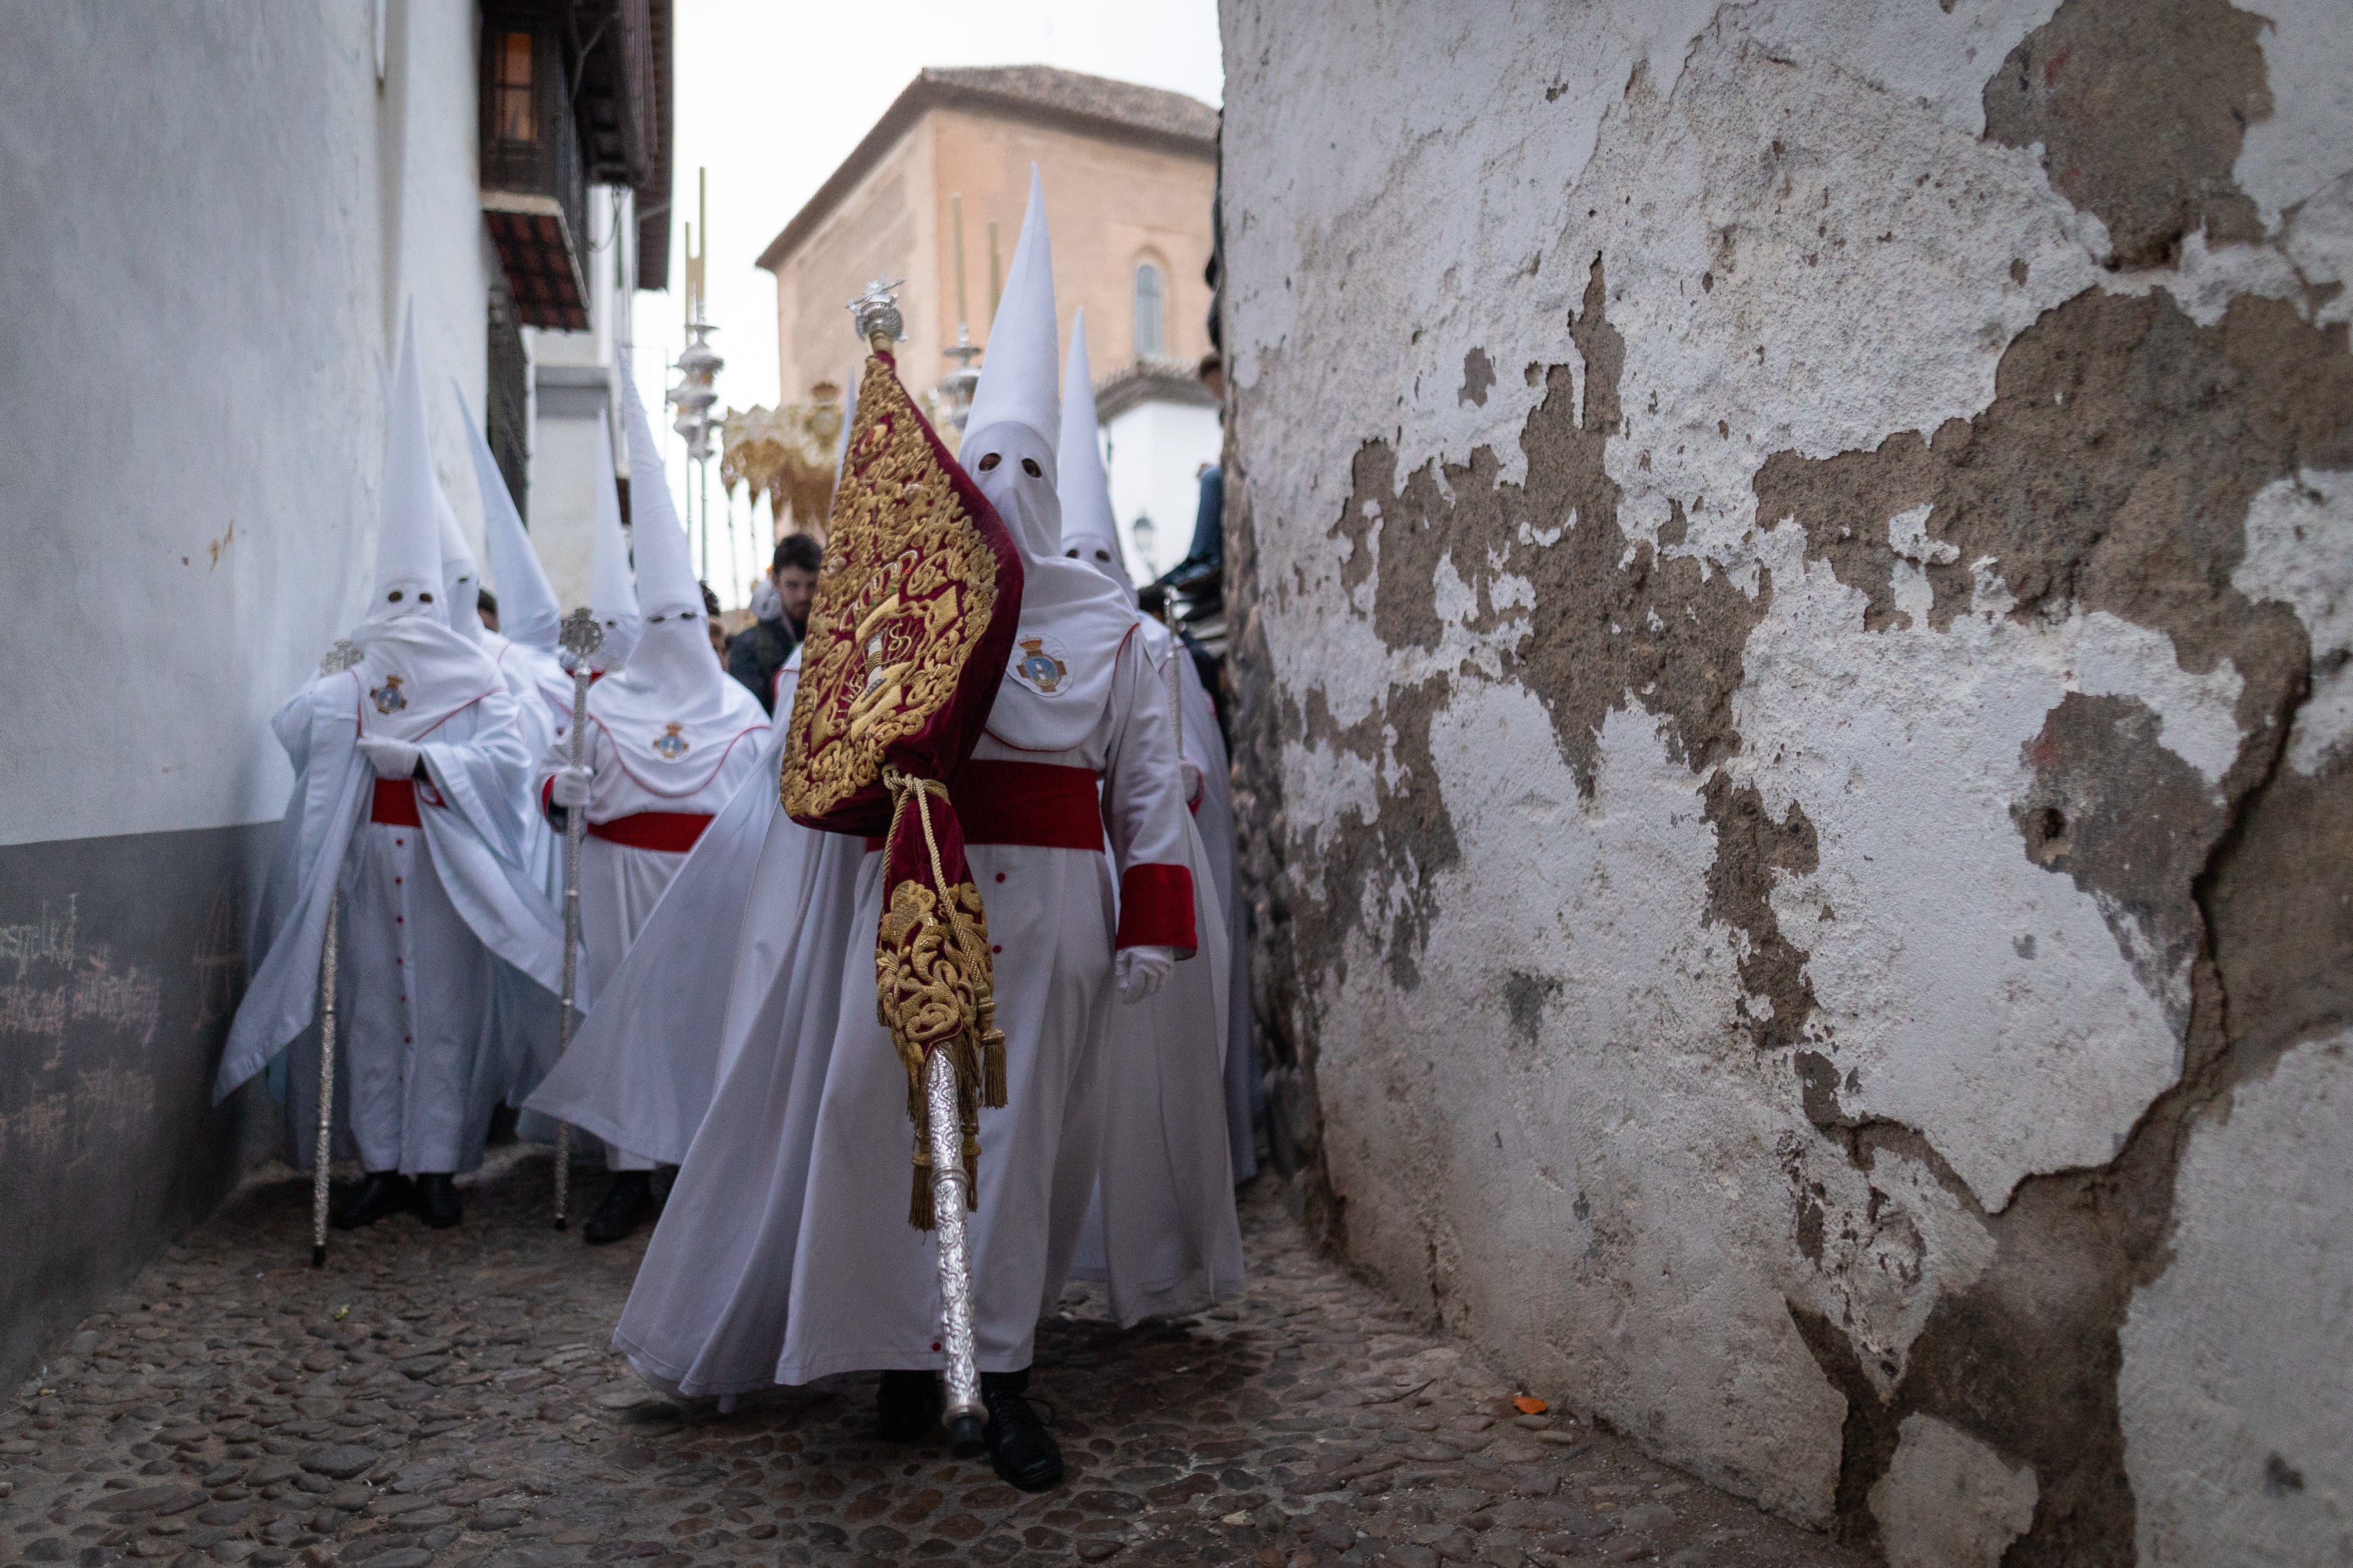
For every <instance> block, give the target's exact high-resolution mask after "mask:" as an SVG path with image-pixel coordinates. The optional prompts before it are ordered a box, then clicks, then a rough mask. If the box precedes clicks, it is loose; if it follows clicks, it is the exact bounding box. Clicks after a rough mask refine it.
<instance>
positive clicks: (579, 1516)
mask: <svg viewBox="0 0 2353 1568" xmlns="http://www.w3.org/2000/svg"><path fill="white" fill-rule="evenodd" d="M583 1174H584V1176H585V1175H586V1173H583ZM549 1178H550V1171H549V1166H548V1163H547V1158H546V1156H545V1155H544V1154H543V1153H539V1152H527V1153H516V1152H509V1153H508V1154H507V1155H506V1156H505V1157H504V1158H502V1159H500V1160H497V1161H494V1162H493V1163H492V1164H491V1166H489V1167H486V1168H485V1170H484V1172H483V1173H482V1174H481V1176H480V1178H478V1179H477V1180H476V1181H475V1182H474V1183H473V1184H471V1185H470V1186H469V1187H468V1189H467V1193H466V1196H467V1199H468V1214H467V1218H466V1223H465V1225H464V1226H461V1227H459V1229H457V1230H455V1231H447V1232H432V1231H427V1230H425V1229H424V1228H422V1227H421V1226H418V1225H417V1224H416V1223H415V1222H414V1221H413V1220H408V1219H396V1220H392V1221H387V1222H385V1224H383V1225H380V1226H376V1227H375V1228H374V1229H373V1230H370V1231H364V1232H361V1233H359V1234H357V1235H356V1236H353V1237H337V1238H336V1241H335V1244H334V1246H333V1248H332V1252H331V1254H330V1257H329V1259H328V1266H327V1268H325V1269H324V1270H322V1271H318V1270H313V1269H311V1268H310V1267H309V1214H310V1199H309V1187H308V1185H307V1184H304V1183H301V1182H300V1181H298V1180H296V1179H295V1178H293V1177H292V1176H291V1175H290V1174H289V1173H284V1172H282V1171H280V1172H279V1173H277V1174H276V1176H275V1177H274V1178H272V1177H270V1176H269V1175H267V1174H265V1176H264V1177H262V1178H260V1179H257V1180H256V1181H255V1182H252V1183H249V1184H248V1185H247V1186H246V1187H245V1188H244V1189H243V1190H242V1192H241V1193H240V1194H238V1196H237V1198H236V1199H235V1200H233V1201H232V1202H231V1203H230V1204H229V1205H227V1207H226V1208H225V1209H224V1210H223V1212H222V1213H221V1214H219V1215H216V1216H215V1217H214V1218H213V1219H212V1220H211V1221H209V1222H208V1223H207V1224H206V1225H205V1226H203V1227H202V1228H201V1229H199V1230H198V1231H197V1232H196V1233H195V1235H193V1236H192V1237H189V1238H188V1239H187V1240H186V1241H185V1242H184V1243H183V1244H181V1245H179V1246H177V1247H174V1248H172V1249H171V1251H170V1252H169V1253H168V1254H167V1255H166V1256H165V1257H164V1258H162V1259H160V1260H159V1261H157V1262H156V1263H154V1264H153V1265H152V1266H151V1267H149V1268H147V1269H145V1270H144V1271H142V1274H141V1275H140V1277H139V1278H138V1279H137V1280H136V1281H135V1282H134V1283H133V1285H132V1288H131V1289H129V1290H128V1291H126V1292H124V1293H123V1294H122V1295H121V1297H120V1298H119V1299H117V1300H114V1301H112V1302H111V1303H110V1304H109V1306H108V1308H107V1309H106V1310H103V1311H100V1312H97V1313H94V1314H92V1316H91V1317H90V1319H89V1320H88V1321H86V1322H85V1323H84V1324H83V1325H82V1326H81V1327H80V1329H79V1331H77V1332H76V1333H74V1334H73V1335H71V1336H69V1339H68V1340H67V1341H66V1342H63V1343H61V1344H59V1345H58V1346H57V1347H55V1350H54V1352H53V1355H52V1359H51V1361H50V1363H49V1364H48V1366H47V1368H46V1369H45V1371H44V1373H43V1375H42V1376H40V1377H38V1378H37V1379H36V1380H34V1382H32V1383H30V1384H26V1386H25V1387H24V1388H23V1389H21V1390H20V1391H19V1392H18V1395H17V1397H16V1399H15V1400H14V1401H13V1402H12V1404H11V1405H10V1407H9V1408H8V1410H7V1411H6V1412H5V1414H0V1563H20V1562H21V1563H117V1562H134V1561H148V1562H155V1563H168V1564H170V1565H171V1568H199V1565H201V1564H205V1563H255V1564H260V1565H262V1568H272V1565H275V1564H281V1563H302V1564H310V1565H324V1564H329V1563H338V1564H365V1565H366V1568H427V1565H428V1564H430V1565H434V1568H443V1565H448V1568H510V1565H512V1568H536V1565H541V1564H546V1565H555V1564H573V1563H621V1564H626V1565H630V1568H674V1565H684V1564H688V1563H695V1564H702V1563H778V1564H786V1563H858V1564H865V1563H890V1564H897V1563H934V1562H936V1563H978V1564H983V1565H986V1568H1006V1565H1012V1568H1028V1565H1031V1564H1045V1563H1055V1564H1061V1563H1072V1562H1079V1563H1103V1562H1111V1563H1123V1564H1124V1563H1180V1564H1181V1563H1238V1564H1250V1565H1252V1568H1339V1565H1344V1564H1345V1565H1346V1568H1357V1565H1360V1564H1392V1565H1395V1568H1439V1565H1440V1564H1446V1563H1501V1564H1512V1565H1518V1564H1537V1565H1539V1568H1552V1565H1555V1564H1559V1563H1623V1562H1659V1563H1669V1564H1674V1565H1676V1568H1693V1565H1699V1564H1708V1565H1715V1564H1723V1565H1726V1568H1729V1565H1732V1564H1739V1565H1741V1568H1778V1565H1784V1564H1786V1565H1790V1568H1798V1565H1805V1568H1814V1565H1821V1568H1830V1565H1833V1564H1840V1565H1845V1564H1860V1563H1862V1562H1863V1561H1864V1559H1862V1558H1861V1557H1859V1556H1857V1555H1855V1554H1853V1553H1851V1552H1843V1551H1841V1550H1839V1549H1837V1548H1835V1547H1833V1546H1831V1544H1829V1543H1828V1542H1825V1541H1823V1540H1822V1539H1821V1538H1820V1537H1818V1536H1814V1535H1811V1534H1809V1533H1807V1532H1806V1531H1800V1530H1798V1529H1795V1528H1793V1527H1791V1526H1789V1525H1788V1524H1785V1523H1783V1522H1781V1521H1778V1520H1774V1519H1770V1518H1768V1517H1767V1516H1765V1515H1763V1514H1761V1513H1759V1512H1757V1510H1754V1509H1752V1508H1750V1507H1748V1506H1747V1505H1746V1504H1744V1503H1741V1502H1739V1501H1736V1500H1733V1499H1731V1498H1728V1497H1726V1496H1725V1495H1723V1494H1721V1493H1718V1492H1715V1491H1714V1490H1712V1489H1709V1488H1707V1487H1705V1486H1703V1485H1701V1484H1699V1483H1697V1482H1694V1481H1693V1480H1691V1479H1689V1478H1686V1477H1683V1476H1681V1475H1679V1474H1677V1473H1676V1472H1674V1471H1672V1470H1669V1469H1667V1468H1663V1467H1662V1466H1658V1465H1654V1464H1652V1463H1651V1462H1649V1461H1648V1460H1645V1459H1643V1458H1641V1456H1640V1455H1639V1454H1637V1453H1636V1452H1635V1451H1634V1450H1633V1449H1632V1448H1631V1447H1630V1446H1628V1445H1627V1444H1625V1443H1624V1442H1622V1441H1620V1439H1618V1438H1616V1437H1614V1436H1609V1435H1608V1434H1606V1433H1599V1432H1595V1431H1593V1430H1591V1429H1589V1428H1588V1427H1587V1426H1580V1425H1578V1424H1577V1423H1576V1422H1574V1421H1573V1420H1569V1419H1567V1418H1561V1419H1556V1418H1555V1417H1554V1416H1553V1415H1522V1414H1520V1413H1519V1411H1518V1410H1517V1409H1516V1408H1515V1407H1514V1405H1513V1404H1512V1403H1511V1396H1512V1395H1513V1394H1515V1393H1518V1392H1520V1391H1517V1390H1514V1389H1512V1388H1509V1387H1506V1386H1504V1384H1500V1383H1499V1382H1497V1381H1496V1380H1495V1378H1494V1377H1493V1374H1492V1373H1490V1372H1488V1371H1487V1370H1486V1369H1485V1368H1484V1367H1483V1366H1482V1364H1481V1363H1480V1362H1479V1360H1478V1359H1477V1357H1476V1356H1475V1355H1473V1354H1472V1353H1470V1352H1468V1351H1467V1349H1466V1348H1465V1347H1463V1346H1461V1345H1460V1344H1459V1343H1457V1342H1452V1341H1451V1340H1448V1339H1445V1338H1444V1337H1442V1336H1434V1335H1431V1334H1430V1333H1428V1332H1426V1331H1423V1330H1421V1329H1420V1328H1419V1327H1418V1326H1416V1324H1415V1323H1414V1322H1413V1321H1411V1320H1409V1318H1408V1317H1407V1316H1406V1314H1404V1313H1403V1312H1402V1311H1400V1310H1398V1308H1397V1307H1396V1306H1395V1304H1394V1303H1392V1302H1390V1301H1389V1300H1388V1299H1387V1298H1385V1297H1384V1296H1382V1295H1381V1294H1380V1293H1379V1292H1378V1291H1377V1290H1375V1289H1372V1288H1371V1287H1369V1286H1366V1285H1365V1284H1364V1283H1362V1282H1360V1281H1357V1280H1356V1279H1351V1278H1350V1277H1348V1276H1347V1275H1346V1274H1345V1272H1343V1271H1342V1270H1341V1269H1339V1268H1337V1267H1336V1266H1335V1265H1334V1264H1333V1263H1332V1262H1331V1261H1329V1260H1328V1259H1326V1258H1322V1257H1319V1256H1317V1255H1315V1254H1314V1253H1313V1252H1311V1251H1310V1250H1309V1249H1308V1248H1307V1247H1305V1245H1304V1244H1303V1240H1302V1238H1301V1236H1300V1232H1299V1230H1298V1227H1297V1226H1295V1225H1294V1224H1293V1221H1292V1219H1291V1218H1290V1216H1289V1215H1288V1214H1287V1212H1286V1211H1285V1208H1284V1206H1283V1203H1282V1194H1280V1193H1279V1192H1278V1191H1277V1190H1276V1188H1275V1186H1274V1184H1273V1183H1272V1182H1271V1181H1262V1182H1261V1183H1260V1184H1257V1187H1256V1190H1253V1191H1252V1192H1250V1194H1247V1201H1246V1204H1245V1207H1244V1215H1243V1227H1244V1239H1245V1243H1246V1246H1247V1247H1248V1249H1249V1254H1250V1289H1249V1292H1248V1295H1247V1297H1246V1299H1245V1300H1241V1301H1239V1302H1235V1303H1232V1304H1230V1305H1228V1306H1223V1307H1219V1308H1218V1309H1216V1310H1213V1311H1210V1312H1208V1313H1205V1314H1202V1315H1200V1316H1199V1317H1197V1318H1192V1319H1187V1320H1184V1321H1176V1322H1168V1323H1148V1324H1145V1325H1142V1326H1140V1327H1138V1328H1136V1329H1134V1330H1131V1331H1124V1332H1123V1331H1119V1330H1117V1329H1115V1328H1113V1326H1111V1325H1110V1324H1109V1323H1107V1322H1104V1321H1101V1320H1100V1318H1098V1317H1097V1316H1096V1315H1095V1312H1096V1308H1095V1305H1094V1303H1093V1300H1092V1298H1090V1297H1089V1296H1088V1295H1087V1294H1086V1293H1085V1292H1083V1291H1078V1290H1074V1291H1073V1292H1072V1293H1071V1296H1070V1297H1068V1298H1066V1300H1065V1302H1064V1305H1063V1308H1062V1315H1061V1316H1060V1319H1059V1320H1058V1321H1052V1322H1050V1323H1049V1324H1047V1325H1046V1326H1045V1327H1044V1328H1043V1329H1042V1330H1041V1331H1040V1336H1039V1361H1038V1374H1037V1384H1036V1391H1037V1392H1038V1393H1039V1394H1040V1395H1042V1397H1043V1398H1044V1399H1045V1400H1047V1401H1048V1402H1049V1403H1050V1404H1051V1405H1054V1406H1055V1407H1056V1410H1057V1415H1058V1425H1057V1434H1058V1436H1060V1440H1061V1443H1062V1446H1063V1450H1064V1453H1065V1456H1066V1458H1067V1459H1068V1461H1069V1468H1070V1479H1069V1480H1068V1481H1067V1482H1066V1483H1065V1484H1064V1485H1063V1486H1062V1487H1060V1488H1059V1489H1055V1490H1053V1491H1051V1492H1048V1493H1044V1494H1042V1495H1038V1496H1026V1495H1024V1494H1022V1493H1019V1492H1017V1491H1014V1490H1013V1489H1010V1488H1008V1487H1006V1486H1005V1485H1003V1484H1002V1483H1000V1482H999V1481H997V1479H996V1478H995V1476H994V1475H992V1474H991V1473H990V1472H989V1470H988V1468H987V1465H986V1462H980V1463H963V1462H958V1461H956V1460H954V1459H952V1458H949V1457H948V1456H947V1454H946V1452H945V1450H944V1447H895V1446H884V1445H881V1444H880V1443H877V1442H876V1441H875V1440H874V1439H873V1436H872V1399H873V1394H872V1379H871V1376H861V1377H843V1378H835V1379H828V1380H827V1381H826V1382H824V1383H821V1384H813V1385H811V1386H809V1387H807V1388H805V1389H799V1390H794V1391H791V1392H789V1393H786V1394H781V1395H780V1396H779V1397H777V1398H776V1399H775V1400H774V1401H773V1402H769V1403H764V1404H760V1405H756V1406H755V1405H750V1404H747V1405H745V1406H744V1407H742V1408H739V1409H737V1410H736V1411H734V1412H733V1413H732V1414H728V1415H721V1414H720V1413H719V1412H718V1411H716V1410H715V1409H713V1408H712V1407H711V1406H709V1405H686V1406H681V1405H678V1404H676V1403H673V1402H671V1401H669V1400H665V1399H663V1398H661V1397H659V1395H656V1394H653V1393H652V1392H651V1391H650V1390H648V1389H646V1388H645V1387H644V1386H643V1385H642V1384H638V1382H637V1381H636V1380H635V1379H634V1378H633V1377H632V1376H631V1375H630V1374H629V1372H628V1366H627V1364H626V1363H624V1362H623V1361H622V1360H621V1359H620V1358H619V1357H618V1356H617V1354H615V1353H614V1352H612V1350H611V1349H610V1348H609V1344H608V1339H607V1336H608V1335H609V1332H610V1331H611V1327H612V1323H613V1320H614V1318H615V1317H616V1316H617V1313H618V1311H619V1308H620V1303H621V1301H622V1300H623V1299H624V1297H625V1296H626V1294H627V1292H628V1282H629V1279H630V1277H631V1275H632V1274H633V1272H634V1271H635V1269H636V1267H637V1263H638V1257H639V1255H640V1253H641V1251H642V1247H641V1242H642V1237H638V1238H636V1239H635V1240H633V1241H632V1242H630V1243H624V1244H622V1245H620V1246H617V1247H602V1248H593V1247H583V1246H582V1245H581V1243H580V1240H579V1237H578V1235H577V1232H576V1231H575V1232H574V1233H572V1234H570V1235H558V1234H556V1233H554V1232H553V1231H552V1230H551V1229H549V1228H548V1226H547V1225H546V1221H545V1217H544V1205H545V1203H546V1198H547V1194H548V1190H549V1186H550V1179H549ZM588 1179H589V1180H590V1181H591V1182H592V1183H593V1181H594V1178H593V1177H591V1178H588ZM1534 1392H1535V1393H1537V1394H1541V1393H1542V1392H1543V1391H1542V1390H1536V1391H1534Z"/></svg>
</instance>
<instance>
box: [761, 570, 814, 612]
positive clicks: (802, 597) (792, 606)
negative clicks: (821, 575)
mask: <svg viewBox="0 0 2353 1568" xmlns="http://www.w3.org/2000/svg"><path fill="white" fill-rule="evenodd" d="M769 576H770V577H771V578H772V579H773V580H774V581H775V583H776V597H777V598H778V599H781V600H782V601H784V605H785V616H786V619H787V620H790V621H791V622H792V623H793V624H794V625H795V626H807V624H808V613H809V605H811V604H812V603H814V602H815V601H816V599H817V574H816V573H814V572H811V571H809V570H807V568H805V567H800V566H786V567H782V568H780V569H778V570H777V571H775V572H772V573H770V574H769Z"/></svg>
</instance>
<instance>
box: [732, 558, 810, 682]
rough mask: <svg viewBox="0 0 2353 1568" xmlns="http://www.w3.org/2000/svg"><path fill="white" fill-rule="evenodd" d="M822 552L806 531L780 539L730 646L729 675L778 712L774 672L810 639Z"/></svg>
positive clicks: (782, 666) (783, 665)
mask: <svg viewBox="0 0 2353 1568" xmlns="http://www.w3.org/2000/svg"><path fill="white" fill-rule="evenodd" d="M824 559H825V554H824V550H823V548H822V547H821V546H820V545H819V544H818V542H817V541H816V540H815V539H814V538H812V537H811V536H809V535H808V534H806V533H787V534H786V535H785V536H784V537H783V538H782V539H780V540H778V541H776V558H775V560H774V561H773V562H772V563H770V566H769V569H768V580H767V581H766V582H765V583H764V584H761V585H760V587H759V588H758V589H756V590H755V591H754V593H753V595H752V614H753V616H754V619H753V621H752V624H751V625H750V626H746V627H744V629H743V630H742V631H740V632H737V633H736V634H735V640H734V641H733V642H731V643H730V644H728V645H727V673H728V674H730V675H732V676H733V677H734V678H735V679H738V680H740V681H742V682H743V683H744V686H745V687H746V688H748V689H750V691H751V693H752V695H753V696H754V697H756V698H758V699H759V700H760V706H761V707H762V708H764V709H767V710H770V711H772V712H773V711H774V710H775V703H776V671H778V670H779V669H782V668H784V667H785V660H786V659H788V658H792V656H793V649H795V648H797V647H800V645H801V638H802V637H805V636H807V626H808V613H809V605H810V604H811V603H812V602H813V601H814V600H815V599H816V597H817V569H818V566H819V565H820V564H822V563H823V562H824Z"/></svg>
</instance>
